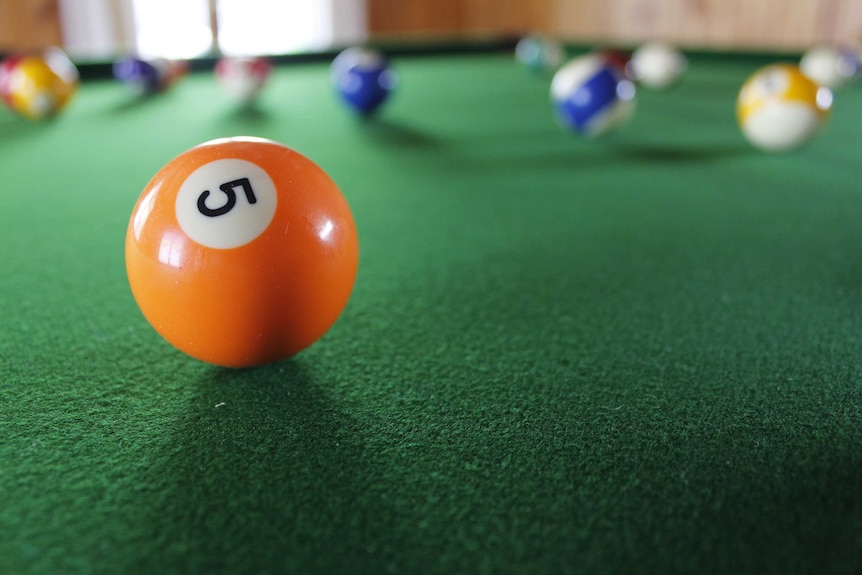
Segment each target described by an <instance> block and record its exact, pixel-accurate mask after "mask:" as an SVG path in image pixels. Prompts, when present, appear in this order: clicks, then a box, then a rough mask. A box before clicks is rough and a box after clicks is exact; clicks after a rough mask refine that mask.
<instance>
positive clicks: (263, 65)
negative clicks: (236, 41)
mask: <svg viewBox="0 0 862 575" xmlns="http://www.w3.org/2000/svg"><path fill="white" fill-rule="evenodd" d="M271 72H272V65H271V64H270V63H269V61H268V60H266V59H265V58H259V57H249V58H241V57H226V58H222V59H220V60H219V61H218V62H217V63H216V67H215V76H216V80H217V81H218V84H219V86H220V87H221V89H222V90H223V91H224V92H225V94H227V95H228V96H229V97H230V98H232V99H234V100H236V101H238V102H241V103H245V104H248V103H250V102H252V101H254V100H255V99H256V98H257V96H258V94H260V92H261V91H262V90H263V88H264V86H266V83H267V81H268V80H269V76H270V73H271Z"/></svg>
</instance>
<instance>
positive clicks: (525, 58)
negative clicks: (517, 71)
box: [515, 34, 566, 73]
mask: <svg viewBox="0 0 862 575" xmlns="http://www.w3.org/2000/svg"><path fill="white" fill-rule="evenodd" d="M565 57H566V52H565V50H564V49H563V46H562V44H560V43H559V42H558V41H556V40H554V39H552V38H547V37H545V36H539V35H535V34H531V35H529V36H525V37H524V38H521V40H519V41H518V44H517V45H516V46H515V59H516V60H517V61H518V62H520V63H521V64H522V65H524V66H525V67H527V68H528V69H529V70H532V71H534V72H551V73H553V72H555V71H556V70H557V69H558V68H559V67H560V65H561V64H562V63H563V60H565Z"/></svg>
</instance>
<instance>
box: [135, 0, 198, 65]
mask: <svg viewBox="0 0 862 575" xmlns="http://www.w3.org/2000/svg"><path fill="white" fill-rule="evenodd" d="M132 5H133V7H134V13H135V29H136V31H137V35H136V44H137V49H138V54H140V56H142V57H144V58H155V57H164V58H194V57H196V56H202V55H203V54H206V53H207V52H209V51H210V50H211V49H212V32H211V31H210V16H209V4H208V2H207V0H182V1H180V2H178V1H177V0H132Z"/></svg>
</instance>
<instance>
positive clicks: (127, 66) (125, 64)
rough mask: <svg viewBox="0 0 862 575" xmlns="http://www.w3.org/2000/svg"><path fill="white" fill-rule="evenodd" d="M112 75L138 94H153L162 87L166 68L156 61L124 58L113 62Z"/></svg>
mask: <svg viewBox="0 0 862 575" xmlns="http://www.w3.org/2000/svg"><path fill="white" fill-rule="evenodd" d="M113 71H114V77H115V78H116V79H117V80H119V81H120V82H122V83H123V84H125V85H126V86H127V87H128V88H129V89H130V90H131V91H132V92H133V93H135V94H138V95H147V94H154V93H156V92H158V91H159V90H161V89H162V88H164V86H165V78H166V70H164V69H163V67H162V66H160V65H159V64H158V63H157V62H149V61H147V60H142V59H140V58H125V59H123V60H119V61H117V62H115V63H114V67H113Z"/></svg>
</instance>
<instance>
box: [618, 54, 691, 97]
mask: <svg viewBox="0 0 862 575" xmlns="http://www.w3.org/2000/svg"><path fill="white" fill-rule="evenodd" d="M687 66H688V60H687V58H686V57H685V55H684V54H683V53H682V52H680V51H679V50H677V49H676V48H674V47H673V46H671V45H670V44H666V43H664V42H649V43H647V44H644V45H643V46H641V47H639V48H638V49H637V50H635V51H634V52H633V53H632V57H631V60H630V61H629V62H628V65H627V71H628V75H629V76H630V77H631V78H632V79H633V80H634V81H635V82H637V83H638V84H641V85H643V86H644V87H646V88H650V89H653V90H664V89H667V88H670V87H671V86H673V85H674V84H676V83H677V82H678V81H679V80H680V78H681V77H682V75H683V73H684V72H685V69H686V67H687Z"/></svg>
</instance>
